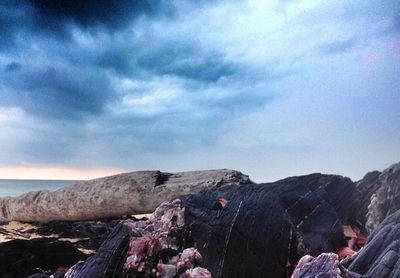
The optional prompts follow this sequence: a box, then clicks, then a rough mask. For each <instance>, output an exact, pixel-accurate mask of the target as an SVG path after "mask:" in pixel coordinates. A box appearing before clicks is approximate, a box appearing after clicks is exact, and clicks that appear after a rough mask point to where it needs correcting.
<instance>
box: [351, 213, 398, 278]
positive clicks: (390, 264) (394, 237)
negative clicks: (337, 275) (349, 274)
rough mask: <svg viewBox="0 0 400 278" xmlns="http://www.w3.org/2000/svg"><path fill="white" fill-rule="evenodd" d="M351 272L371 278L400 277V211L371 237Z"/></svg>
mask: <svg viewBox="0 0 400 278" xmlns="http://www.w3.org/2000/svg"><path fill="white" fill-rule="evenodd" d="M349 270H350V271H353V272H356V273H359V274H364V275H366V277H371V278H372V277H377V278H386V277H400V210H398V211H397V212H395V213H393V214H391V215H390V216H388V217H387V218H386V219H385V221H383V222H382V224H381V225H380V226H379V227H378V228H377V229H376V230H375V232H374V233H372V234H371V235H370V237H369V238H368V242H367V244H366V245H365V246H364V248H362V249H361V251H360V252H359V253H358V254H357V256H356V257H355V259H354V261H353V262H352V263H351V264H350V266H349Z"/></svg>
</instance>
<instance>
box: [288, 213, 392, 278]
mask: <svg viewBox="0 0 400 278" xmlns="http://www.w3.org/2000/svg"><path fill="white" fill-rule="evenodd" d="M324 273H329V275H327V274H326V275H325V274H324ZM331 273H332V274H333V275H332V276H331ZM335 273H336V274H335ZM318 275H319V276H318ZM324 275H325V276H324ZM311 277H332V278H333V277H343V278H394V277H400V210H398V211H397V212H395V213H393V214H391V215H390V216H388V217H387V218H386V219H385V220H384V221H383V222H382V224H381V225H380V226H379V227H378V228H377V229H376V230H375V232H374V233H373V234H371V235H370V237H369V239H368V242H367V243H366V245H365V246H364V247H363V248H362V249H361V250H360V251H359V252H358V253H356V254H355V255H354V256H352V257H351V258H348V259H346V260H342V261H341V262H340V263H338V256H337V255H336V254H322V255H320V256H318V257H317V258H316V259H314V258H312V257H311V258H310V256H305V257H303V258H302V259H301V260H300V261H299V263H298V265H297V267H296V269H295V271H294V273H293V276H292V278H311Z"/></svg>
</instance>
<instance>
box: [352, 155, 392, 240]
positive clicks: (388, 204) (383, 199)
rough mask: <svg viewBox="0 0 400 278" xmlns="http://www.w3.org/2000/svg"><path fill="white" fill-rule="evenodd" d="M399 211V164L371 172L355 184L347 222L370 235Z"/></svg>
mask: <svg viewBox="0 0 400 278" xmlns="http://www.w3.org/2000/svg"><path fill="white" fill-rule="evenodd" d="M398 209H400V163H397V164H394V165H392V166H390V167H389V168H387V169H386V170H384V171H383V172H379V171H373V172H370V173H368V174H367V175H365V177H364V178H363V179H362V180H360V181H359V182H357V184H356V190H355V192H354V196H353V199H352V207H351V209H350V215H349V216H348V219H347V222H349V224H351V225H352V226H357V227H358V228H360V229H363V230H364V232H365V233H368V234H369V233H372V232H373V231H375V229H376V228H377V227H378V226H379V225H380V224H381V223H382V221H383V220H384V219H385V218H386V217H387V216H389V215H390V214H392V213H393V212H395V211H397V210H398Z"/></svg>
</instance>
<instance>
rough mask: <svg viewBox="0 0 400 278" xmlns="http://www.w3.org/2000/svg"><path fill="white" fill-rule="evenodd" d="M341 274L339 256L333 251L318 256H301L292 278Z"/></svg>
mask: <svg viewBox="0 0 400 278" xmlns="http://www.w3.org/2000/svg"><path fill="white" fill-rule="evenodd" d="M339 274H340V270H339V258H338V256H337V255H336V254H333V253H322V254H321V255H319V256H318V257H317V258H314V257H312V256H310V255H306V256H304V257H303V258H301V259H300V261H299V263H298V264H297V266H296V269H295V270H294V272H293V275H292V278H336V277H338V275H339Z"/></svg>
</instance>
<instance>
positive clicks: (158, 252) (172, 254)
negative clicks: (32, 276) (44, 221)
mask: <svg viewBox="0 0 400 278" xmlns="http://www.w3.org/2000/svg"><path fill="white" fill-rule="evenodd" d="M184 210H185V209H184V208H182V207H181V201H180V200H179V199H177V200H175V201H172V202H169V203H164V204H162V205H161V206H160V207H159V208H157V210H156V211H155V212H154V213H153V214H152V215H151V217H150V218H149V219H148V220H144V221H138V222H132V221H131V220H125V221H122V222H121V223H120V224H119V225H118V226H117V227H116V228H115V229H114V231H113V232H112V233H111V234H110V236H109V237H108V239H107V240H106V241H105V242H104V243H103V245H102V246H101V247H100V249H99V250H98V252H97V253H96V254H95V255H94V256H92V257H90V258H89V259H88V260H87V261H86V262H84V263H79V264H77V265H75V266H74V267H72V268H71V269H70V270H69V271H68V272H67V273H66V275H65V278H81V277H82V278H83V277H85V278H87V277H96V278H102V277H103V278H105V277H109V278H113V277H126V278H130V277H132V278H133V277H160V278H161V277H164V278H172V277H177V276H179V277H198V278H200V277H205V278H208V277H211V276H207V275H206V274H207V273H208V272H207V270H205V269H197V268H198V267H199V266H200V265H201V261H202V257H201V255H200V253H199V252H198V251H197V250H196V249H195V248H185V247H186V246H187V245H188V243H187V242H186V239H187V231H186V229H185V222H184ZM187 270H190V271H189V272H186V271H187ZM182 275H184V276H182ZM191 275H192V276H191Z"/></svg>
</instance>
